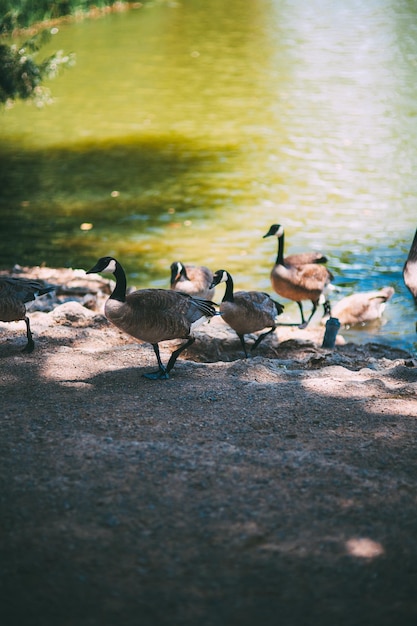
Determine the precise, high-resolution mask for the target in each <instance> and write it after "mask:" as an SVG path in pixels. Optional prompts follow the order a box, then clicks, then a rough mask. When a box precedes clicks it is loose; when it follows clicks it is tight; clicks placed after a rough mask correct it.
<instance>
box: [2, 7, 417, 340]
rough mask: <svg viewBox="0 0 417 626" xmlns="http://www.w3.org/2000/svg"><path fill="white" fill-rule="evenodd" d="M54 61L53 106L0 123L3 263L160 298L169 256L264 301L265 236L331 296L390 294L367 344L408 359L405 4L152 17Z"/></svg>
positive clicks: (176, 11)
mask: <svg viewBox="0 0 417 626" xmlns="http://www.w3.org/2000/svg"><path fill="white" fill-rule="evenodd" d="M365 5H366V6H365ZM50 46H51V48H50V49H51V50H55V49H57V48H62V49H64V50H65V51H67V52H72V51H74V52H75V53H76V56H77V65H76V67H75V68H73V69H72V70H69V71H68V72H66V73H64V74H62V75H61V77H59V79H57V80H55V81H53V82H52V83H51V85H50V87H51V90H52V93H53V95H54V97H55V99H56V102H55V104H54V105H53V106H50V107H47V108H45V109H41V110H37V109H35V108H34V107H29V106H27V105H26V104H22V103H20V104H17V105H16V106H15V107H14V108H13V109H12V110H7V111H2V112H1V113H0V124H1V137H2V141H1V146H0V159H1V173H0V201H1V219H2V234H3V237H2V247H1V250H0V265H1V266H3V267H5V266H6V267H7V266H10V265H13V264H14V263H20V264H39V263H47V264H49V265H63V266H73V267H85V268H87V267H90V266H91V265H92V263H93V262H94V261H95V259H96V258H97V257H98V256H101V255H103V254H114V255H117V256H118V257H120V260H121V261H122V262H123V263H124V265H125V266H126V268H127V270H128V273H129V277H130V280H131V281H132V282H134V283H135V284H136V285H137V286H148V285H153V286H167V283H168V275H169V269H168V268H169V265H170V263H171V261H172V260H174V259H182V260H185V261H192V262H195V263H204V264H207V265H209V266H211V267H212V268H213V269H217V268H218V267H220V266H222V267H227V269H229V270H230V271H231V272H232V273H233V274H234V275H235V277H236V283H237V285H238V286H239V287H241V288H262V289H269V288H270V287H269V269H270V266H271V264H272V262H273V260H274V256H275V249H274V248H273V246H272V242H268V243H267V242H265V241H263V240H262V235H263V234H264V233H265V232H266V230H267V228H268V227H269V225H270V224H271V223H272V222H277V221H279V222H281V223H282V224H284V225H285V227H286V230H287V245H288V249H291V251H293V252H297V251H300V250H303V249H321V250H323V251H325V252H326V254H327V255H328V256H329V258H330V265H331V269H332V271H333V272H334V274H335V276H336V282H337V283H338V284H339V285H340V286H341V288H342V289H343V290H344V293H349V292H350V291H351V290H352V289H354V288H356V289H360V290H365V289H372V288H377V287H380V286H382V285H383V284H392V285H393V286H394V288H395V290H396V296H395V298H394V300H393V302H392V306H391V307H390V308H389V311H388V312H387V316H388V323H387V324H386V325H385V326H384V327H383V329H382V330H381V332H380V333H377V334H376V335H375V338H376V339H379V337H380V336H381V337H383V338H384V339H385V338H387V337H388V339H389V340H392V341H393V342H394V343H398V342H399V343H401V344H402V345H413V343H414V342H415V332H414V320H415V316H416V314H415V311H414V308H413V306H412V302H411V299H410V297H409V295H408V293H407V292H406V291H405V288H404V285H403V284H402V280H401V268H402V264H403V262H404V259H405V255H406V253H407V250H408V247H409V245H410V243H411V239H412V235H413V233H414V230H415V228H416V226H417V218H416V215H417V213H416V208H415V207H416V197H417V183H416V176H415V171H416V166H417V147H416V146H417V141H416V140H417V126H416V124H415V117H416V114H417V17H416V5H415V3H411V2H405V1H401V0H400V1H399V2H398V1H395V2H394V1H393V0H392V1H389V0H378V1H377V0H370V2H367V3H360V4H358V3H357V2H356V1H354V0H346V1H345V2H343V3H342V2H333V1H332V0H313V1H312V2H310V3H308V6H306V3H304V2H301V0H295V1H291V2H290V1H289V0H288V1H285V0H256V1H253V2H241V0H230V2H228V3H227V5H226V4H225V3H224V1H221V0H211V1H210V2H209V3H202V2H200V1H199V0H198V1H197V0H195V1H191V0H183V1H182V2H175V3H174V2H156V3H150V4H149V5H145V6H144V7H143V8H142V9H140V10H136V11H131V12H129V13H122V14H115V15H111V16H107V17H105V18H103V19H100V20H92V21H85V22H81V23H77V24H73V25H67V26H63V27H62V28H60V30H59V33H58V34H57V35H55V37H54V38H53V41H52V43H51V44H50ZM48 52H49V51H48V50H45V54H47V53H48ZM86 223H87V224H91V225H92V228H91V230H82V229H81V226H82V225H83V224H86ZM342 295H343V293H342ZM287 310H288V311H289V312H290V313H291V311H292V305H291V304H288V307H287Z"/></svg>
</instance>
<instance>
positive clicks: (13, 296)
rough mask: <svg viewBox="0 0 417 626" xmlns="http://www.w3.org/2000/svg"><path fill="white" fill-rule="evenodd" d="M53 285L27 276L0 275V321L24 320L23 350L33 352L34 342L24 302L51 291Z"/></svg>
mask: <svg viewBox="0 0 417 626" xmlns="http://www.w3.org/2000/svg"><path fill="white" fill-rule="evenodd" d="M54 289H55V287H45V285H44V284H43V283H40V282H38V281H37V280H31V279H29V278H14V277H12V276H0V321H2V322H17V321H20V320H24V322H25V324H26V337H27V344H26V347H25V348H24V349H23V352H27V353H30V352H33V349H34V347H35V343H34V341H33V335H32V331H31V329H30V322H29V318H28V316H27V314H26V306H25V303H26V302H31V301H32V300H35V298H37V297H38V296H43V295H44V294H45V293H49V292H51V291H53V290H54Z"/></svg>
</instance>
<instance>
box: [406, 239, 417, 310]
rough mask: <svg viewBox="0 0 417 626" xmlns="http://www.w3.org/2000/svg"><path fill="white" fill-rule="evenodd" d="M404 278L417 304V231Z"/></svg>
mask: <svg viewBox="0 0 417 626" xmlns="http://www.w3.org/2000/svg"><path fill="white" fill-rule="evenodd" d="M403 278H404V283H405V285H406V287H407V288H408V289H409V290H410V292H411V294H412V295H413V298H414V300H415V303H416V304H417V230H416V232H415V234H414V239H413V242H412V244H411V248H410V252H409V253H408V257H407V260H406V262H405V263H404V268H403Z"/></svg>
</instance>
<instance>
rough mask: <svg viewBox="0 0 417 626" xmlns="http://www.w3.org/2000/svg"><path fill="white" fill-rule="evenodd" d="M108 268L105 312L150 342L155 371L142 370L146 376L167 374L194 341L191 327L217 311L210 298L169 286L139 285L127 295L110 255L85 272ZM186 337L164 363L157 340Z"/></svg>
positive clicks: (123, 278)
mask: <svg viewBox="0 0 417 626" xmlns="http://www.w3.org/2000/svg"><path fill="white" fill-rule="evenodd" d="M98 272H110V273H112V274H114V277H115V278H116V286H115V288H114V291H113V293H112V294H111V295H110V297H109V298H108V300H107V301H106V304H105V308H104V312H105V315H106V317H107V319H108V320H109V321H110V322H112V323H113V324H114V325H115V326H117V327H118V328H120V329H121V330H123V331H124V332H126V333H128V334H129V335H131V336H132V337H135V338H136V339H140V340H141V341H145V342H147V343H150V344H151V345H152V347H153V349H154V352H155V356H156V359H157V362H158V371H156V372H151V373H148V374H144V376H145V377H146V378H151V379H163V378H169V372H170V371H171V370H172V368H173V367H174V364H175V361H176V360H177V358H178V356H179V355H180V354H181V352H182V351H183V350H185V349H186V348H188V347H189V346H190V345H191V344H192V343H194V341H195V338H194V337H192V335H191V332H192V330H193V328H194V327H195V326H196V325H198V324H199V323H202V322H203V321H205V320H206V319H208V318H210V317H213V316H214V315H216V310H215V308H214V305H213V303H212V302H209V301H207V300H200V299H197V298H192V297H191V296H188V295H187V294H183V293H179V292H176V291H171V290H169V289H138V290H137V291H133V292H132V293H129V294H128V295H126V274H125V271H124V269H123V267H122V266H121V264H120V263H119V262H118V261H117V260H116V259H115V258H113V257H110V256H106V257H102V258H101V259H99V260H98V261H97V263H96V264H95V265H94V267H92V268H91V269H90V270H88V272H87V274H92V273H98ZM170 339H186V341H185V343H183V344H182V346H180V347H179V348H178V349H177V350H175V351H174V352H173V353H172V354H171V357H170V359H169V361H168V364H167V365H166V366H164V365H163V364H162V361H161V357H160V354H159V345H158V344H159V342H160V341H167V340H170Z"/></svg>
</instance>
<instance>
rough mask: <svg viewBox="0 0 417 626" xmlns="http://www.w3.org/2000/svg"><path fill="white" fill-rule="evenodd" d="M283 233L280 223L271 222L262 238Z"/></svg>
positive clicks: (280, 235)
mask: <svg viewBox="0 0 417 626" xmlns="http://www.w3.org/2000/svg"><path fill="white" fill-rule="evenodd" d="M283 234H284V227H283V226H281V224H272V226H271V228H270V229H269V230H268V232H267V233H266V235H264V236H263V237H262V239H265V237H273V236H275V237H282V235H283Z"/></svg>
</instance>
